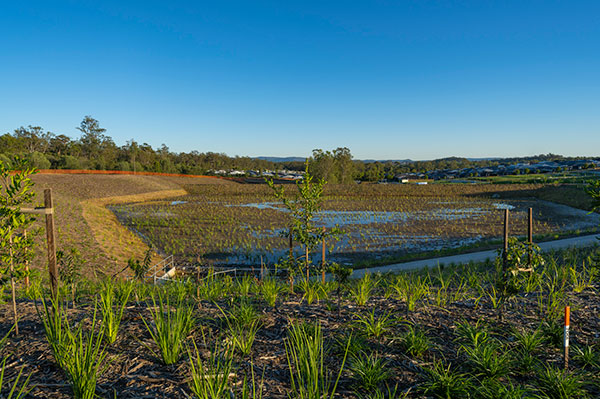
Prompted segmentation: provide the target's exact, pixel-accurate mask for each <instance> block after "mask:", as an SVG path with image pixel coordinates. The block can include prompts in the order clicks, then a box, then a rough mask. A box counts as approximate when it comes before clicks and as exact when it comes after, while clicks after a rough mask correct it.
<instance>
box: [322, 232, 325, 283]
mask: <svg viewBox="0 0 600 399" xmlns="http://www.w3.org/2000/svg"><path fill="white" fill-rule="evenodd" d="M321 269H322V276H321V277H322V280H323V284H325V226H323V246H322V248H321Z"/></svg>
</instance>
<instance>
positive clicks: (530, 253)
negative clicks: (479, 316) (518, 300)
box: [496, 237, 544, 302]
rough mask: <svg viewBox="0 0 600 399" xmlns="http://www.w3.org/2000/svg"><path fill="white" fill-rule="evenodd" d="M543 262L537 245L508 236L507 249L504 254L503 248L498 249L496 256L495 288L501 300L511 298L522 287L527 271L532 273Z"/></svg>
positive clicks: (525, 280) (527, 275) (527, 274)
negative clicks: (496, 273)
mask: <svg viewBox="0 0 600 399" xmlns="http://www.w3.org/2000/svg"><path fill="white" fill-rule="evenodd" d="M543 264H544V258H543V257H542V254H541V249H540V247H539V246H537V245H535V244H533V243H531V244H529V243H523V242H520V241H518V240H517V239H516V238H514V237H511V238H509V241H508V251H507V252H506V254H504V253H503V250H498V257H497V258H496V267H497V271H498V277H497V279H496V288H497V289H498V291H499V293H500V297H501V301H502V302H504V301H506V300H508V299H510V298H512V297H513V296H514V295H516V294H517V293H518V292H519V291H520V290H521V289H523V287H524V286H525V284H526V282H527V278H528V277H529V273H534V272H535V271H536V269H537V268H539V267H540V266H542V265H543Z"/></svg>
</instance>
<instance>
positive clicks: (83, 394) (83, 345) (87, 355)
mask: <svg viewBox="0 0 600 399" xmlns="http://www.w3.org/2000/svg"><path fill="white" fill-rule="evenodd" d="M96 327H97V324H96V309H94V316H93V320H92V325H91V327H90V330H89V332H88V333H84V332H83V328H82V326H81V324H80V325H79V327H78V328H77V330H76V331H75V332H74V333H73V334H72V350H73V352H72V354H71V356H70V358H69V362H68V363H67V368H66V371H67V374H68V376H69V381H70V382H71V386H72V387H73V395H74V397H75V398H76V399H93V398H95V397H96V383H97V380H98V377H99V376H100V375H102V373H103V372H104V371H105V370H106V368H107V367H108V365H106V364H104V365H103V363H104V360H105V359H106V356H107V352H106V348H105V347H104V346H103V345H102V340H103V330H102V328H99V330H100V331H99V332H98V333H96V332H95V330H96Z"/></svg>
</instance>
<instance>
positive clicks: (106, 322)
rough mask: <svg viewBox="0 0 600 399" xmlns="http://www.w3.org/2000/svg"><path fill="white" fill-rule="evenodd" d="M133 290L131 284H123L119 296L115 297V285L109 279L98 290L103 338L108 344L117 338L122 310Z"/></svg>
mask: <svg viewBox="0 0 600 399" xmlns="http://www.w3.org/2000/svg"><path fill="white" fill-rule="evenodd" d="M132 291H133V284H131V283H128V284H125V286H124V289H123V290H122V291H121V293H120V294H121V295H119V296H120V298H117V295H116V293H115V286H114V283H113V282H112V281H111V280H107V281H104V282H103V283H102V290H101V291H100V310H101V311H102V327H103V328H104V338H105V339H106V342H107V343H109V344H112V343H114V342H115V341H116V340H117V333H118V331H119V326H120V325H121V319H122V318H123V311H124V310H125V306H127V301H128V300H129V296H130V295H131V292H132Z"/></svg>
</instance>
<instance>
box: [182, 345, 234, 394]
mask: <svg viewBox="0 0 600 399" xmlns="http://www.w3.org/2000/svg"><path fill="white" fill-rule="evenodd" d="M188 354H189V358H190V370H191V376H190V377H191V379H190V382H189V386H190V389H191V390H192V392H193V393H194V395H196V397H198V398H199V399H229V391H230V383H229V377H230V374H231V372H232V370H233V354H232V353H231V351H230V350H229V349H228V348H222V347H220V346H219V345H215V349H214V350H213V351H212V352H211V354H210V356H209V358H208V359H207V360H206V361H202V359H201V356H200V354H199V353H198V347H197V346H196V343H195V342H194V353H193V354H192V353H190V351H189V348H188Z"/></svg>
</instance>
